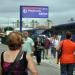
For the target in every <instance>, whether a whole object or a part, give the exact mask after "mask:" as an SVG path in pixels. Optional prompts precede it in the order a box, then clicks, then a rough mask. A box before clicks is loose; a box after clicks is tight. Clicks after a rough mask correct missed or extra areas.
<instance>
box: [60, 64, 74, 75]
mask: <svg viewBox="0 0 75 75" xmlns="http://www.w3.org/2000/svg"><path fill="white" fill-rule="evenodd" d="M73 66H74V64H60V70H61V75H73Z"/></svg>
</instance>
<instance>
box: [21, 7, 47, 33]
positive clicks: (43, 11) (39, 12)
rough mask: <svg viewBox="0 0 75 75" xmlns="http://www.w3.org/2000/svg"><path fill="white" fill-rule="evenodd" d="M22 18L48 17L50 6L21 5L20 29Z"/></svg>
mask: <svg viewBox="0 0 75 75" xmlns="http://www.w3.org/2000/svg"><path fill="white" fill-rule="evenodd" d="M22 18H48V6H20V31H21V32H22Z"/></svg>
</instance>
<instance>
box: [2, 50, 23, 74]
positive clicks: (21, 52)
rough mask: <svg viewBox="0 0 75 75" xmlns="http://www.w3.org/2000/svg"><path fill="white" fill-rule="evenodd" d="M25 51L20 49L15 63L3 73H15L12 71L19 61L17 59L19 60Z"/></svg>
mask: <svg viewBox="0 0 75 75" xmlns="http://www.w3.org/2000/svg"><path fill="white" fill-rule="evenodd" d="M23 53H24V52H23V51H22V50H20V51H19V53H18V55H17V56H16V58H15V60H14V62H13V63H11V64H10V66H9V68H8V71H7V72H6V74H4V73H3V75H13V73H12V71H13V69H14V67H15V65H16V63H17V61H19V59H20V57H21V56H22V54H23Z"/></svg>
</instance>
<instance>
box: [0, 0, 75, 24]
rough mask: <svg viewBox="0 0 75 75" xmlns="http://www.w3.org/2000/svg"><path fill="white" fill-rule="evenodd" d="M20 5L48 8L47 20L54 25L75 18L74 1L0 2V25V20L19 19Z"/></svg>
mask: <svg viewBox="0 0 75 75" xmlns="http://www.w3.org/2000/svg"><path fill="white" fill-rule="evenodd" d="M21 5H25V6H26V5H30V6H31V5H32V6H48V7H49V18H50V19H51V20H52V21H53V22H54V24H60V23H66V22H67V20H68V19H69V18H71V17H75V0H0V23H2V22H3V21H2V20H3V19H1V18H5V19H6V18H19V11H20V9H19V8H20V6H21ZM5 22H7V20H6V21H5V20H4V23H5Z"/></svg>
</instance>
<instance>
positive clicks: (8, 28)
mask: <svg viewBox="0 0 75 75" xmlns="http://www.w3.org/2000/svg"><path fill="white" fill-rule="evenodd" d="M7 30H9V31H12V30H14V29H13V27H9V26H7V27H5V28H4V32H6V31H7Z"/></svg>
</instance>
